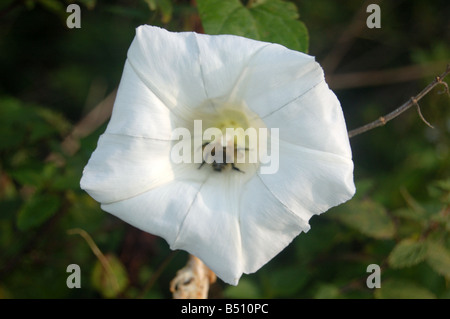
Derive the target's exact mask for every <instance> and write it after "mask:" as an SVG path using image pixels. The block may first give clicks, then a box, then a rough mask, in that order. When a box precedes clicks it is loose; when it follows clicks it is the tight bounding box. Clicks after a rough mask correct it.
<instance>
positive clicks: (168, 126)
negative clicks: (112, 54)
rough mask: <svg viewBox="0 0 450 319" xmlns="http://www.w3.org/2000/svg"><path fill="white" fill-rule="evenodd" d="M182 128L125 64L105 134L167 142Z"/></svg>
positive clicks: (180, 123)
mask: <svg viewBox="0 0 450 319" xmlns="http://www.w3.org/2000/svg"><path fill="white" fill-rule="evenodd" d="M183 125H184V121H183V119H180V118H179V117H177V116H175V115H174V114H171V111H170V110H169V108H168V107H167V106H165V105H164V103H163V102H162V101H161V100H160V99H159V98H158V97H157V96H156V95H155V94H154V93H153V92H152V91H151V90H150V89H149V88H148V87H147V86H146V85H145V84H144V82H143V81H142V80H141V78H139V76H138V75H137V74H136V72H135V71H134V70H133V68H132V67H131V66H130V63H129V62H128V61H126V62H125V67H124V70H123V74H122V79H121V81H120V85H119V89H118V92H117V97H116V100H115V102H114V108H113V112H112V116H111V119H110V121H109V124H108V127H107V130H106V132H108V133H112V134H123V135H129V136H138V137H147V138H153V139H161V140H170V139H171V134H172V130H173V128H174V127H179V126H183Z"/></svg>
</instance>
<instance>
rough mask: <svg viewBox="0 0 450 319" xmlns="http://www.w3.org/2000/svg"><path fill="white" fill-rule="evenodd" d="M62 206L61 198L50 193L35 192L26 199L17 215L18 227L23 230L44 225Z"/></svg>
mask: <svg viewBox="0 0 450 319" xmlns="http://www.w3.org/2000/svg"><path fill="white" fill-rule="evenodd" d="M60 206H61V201H60V199H59V198H58V197H57V196H55V195H50V194H34V195H33V196H32V197H31V198H30V199H29V200H28V201H26V202H25V203H24V204H23V205H22V207H21V209H20V210H19V213H18V215H17V227H18V228H19V229H20V230H22V231H25V230H28V229H31V228H35V227H38V226H40V225H42V223H44V222H45V221H46V220H47V219H49V218H50V217H52V216H53V215H54V214H55V213H56V211H57V210H58V209H59V207H60Z"/></svg>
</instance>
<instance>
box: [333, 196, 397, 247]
mask: <svg viewBox="0 0 450 319" xmlns="http://www.w3.org/2000/svg"><path fill="white" fill-rule="evenodd" d="M329 217H331V218H335V219H337V220H339V221H340V222H342V223H343V224H345V225H347V226H349V227H351V228H354V229H356V230H358V231H360V232H361V233H363V234H365V235H367V236H370V237H374V238H377V239H388V238H392V237H393V236H394V233H395V227H394V223H393V221H392V220H391V218H390V217H389V216H388V214H387V213H386V210H385V209H384V207H383V206H382V205H381V204H378V203H376V202H373V201H371V200H363V201H357V200H353V201H350V202H348V203H347V204H345V205H342V206H340V207H338V208H337V209H336V210H335V211H333V213H332V214H330V215H329Z"/></svg>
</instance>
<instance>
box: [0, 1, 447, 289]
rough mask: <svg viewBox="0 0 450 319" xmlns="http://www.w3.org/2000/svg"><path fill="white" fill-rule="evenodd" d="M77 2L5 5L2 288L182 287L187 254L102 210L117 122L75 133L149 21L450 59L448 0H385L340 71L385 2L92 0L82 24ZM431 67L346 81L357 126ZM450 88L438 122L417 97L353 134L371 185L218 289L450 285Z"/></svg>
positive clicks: (387, 64) (406, 94) (0, 48)
mask: <svg viewBox="0 0 450 319" xmlns="http://www.w3.org/2000/svg"><path fill="white" fill-rule="evenodd" d="M70 2H71V1H57V0H36V1H31V0H28V1H26V0H24V1H13V0H10V1H3V2H2V3H1V4H0V17H1V20H0V21H1V22H0V61H1V62H0V63H1V69H2V76H1V78H0V159H1V162H0V298H96V297H104V298H114V297H118V298H141V297H143V298H168V297H170V293H169V282H170V280H171V279H172V278H173V277H174V275H175V273H176V271H177V270H178V269H180V268H181V267H182V266H183V265H184V263H185V262H186V257H187V255H186V253H184V252H180V253H177V254H175V255H174V254H173V253H171V252H170V250H169V248H168V246H167V244H166V243H165V242H164V241H163V240H162V239H159V238H155V237H154V236H151V235H149V234H145V233H142V232H140V231H138V230H136V229H134V228H132V227H131V226H128V225H126V224H125V223H123V222H121V221H120V220H117V219H116V218H114V217H113V216H111V215H109V214H106V213H104V212H102V211H101V210H100V207H99V205H98V203H96V202H95V201H94V200H93V199H91V198H90V197H89V196H88V195H87V194H86V193H84V192H83V191H81V190H80V188H79V180H80V177H81V173H82V169H83V167H84V165H85V164H86V163H87V160H88V158H89V156H90V154H91V153H92V151H93V150H94V148H95V146H96V141H97V139H98V136H99V134H100V133H101V132H103V130H104V128H105V123H103V125H100V126H98V125H97V126H95V127H91V130H92V132H91V133H90V134H89V135H87V136H85V137H83V138H82V139H76V140H75V144H68V143H67V141H68V136H70V134H71V132H73V130H74V129H76V128H79V125H80V124H79V123H80V121H81V119H82V118H84V117H85V116H86V114H87V113H88V112H89V111H90V110H92V109H93V108H94V107H95V106H96V105H97V104H99V103H100V102H101V101H102V100H103V99H105V97H106V96H107V95H108V94H109V93H110V92H111V91H113V90H114V88H116V87H117V85H118V83H119V79H120V76H121V72H122V68H123V64H124V61H125V58H126V51H127V49H128V47H129V44H130V43H131V40H132V39H133V36H134V29H135V28H136V27H137V26H139V25H141V24H152V25H159V26H163V27H165V28H167V29H169V30H172V31H182V30H194V31H197V32H207V33H211V34H219V33H232V34H238V35H244V36H248V37H252V38H255V39H261V40H265V41H273V42H277V43H280V44H283V45H285V46H287V47H289V48H292V49H296V50H301V51H308V52H309V53H310V54H312V55H315V56H316V58H317V60H318V61H319V62H324V68H325V72H326V74H327V75H330V73H331V75H332V74H333V73H336V74H339V73H351V72H361V71H367V70H383V69H390V68H396V67H403V66H408V65H428V66H429V65H430V64H429V63H430V62H433V63H438V64H439V63H441V64H440V65H441V66H442V68H441V69H439V70H437V71H436V73H435V75H437V74H438V73H439V72H442V71H444V70H445V64H446V63H448V62H450V47H449V43H450V41H449V39H450V35H449V32H450V31H449V28H448V13H449V12H450V10H449V9H450V7H449V3H448V1H444V0H439V1H433V2H429V1H420V0H410V1H395V2H391V1H389V2H388V1H383V2H381V4H380V6H381V10H382V28H381V29H364V30H362V31H360V33H359V34H357V35H356V37H355V38H354V41H353V43H352V44H351V45H350V46H349V47H348V49H347V52H346V54H345V55H344V56H343V57H342V59H341V60H340V61H339V62H340V63H339V64H338V66H337V68H336V69H334V70H332V71H330V73H327V63H326V62H327V60H329V56H330V55H333V54H335V52H336V51H335V50H336V47H335V44H336V41H337V39H339V38H340V37H341V36H342V35H343V34H344V35H345V34H348V33H349V32H351V31H349V30H348V27H349V25H351V23H352V21H353V18H354V16H355V15H356V14H357V12H358V11H360V10H364V9H365V7H366V6H367V4H369V3H370V1H369V2H361V1H356V0H354V1H352V0H346V1H339V2H338V1H333V0H321V1H303V0H295V1H281V0H265V1H264V0H255V1H238V0H223V1H216V0H197V1H196V2H195V1H189V0H134V1H132V0H115V1H95V0H85V1H79V2H77V3H79V4H80V5H81V10H82V20H81V29H68V28H67V27H66V26H65V20H66V18H67V15H68V13H66V11H65V8H66V7H67V5H68V4H69V3H70ZM197 5H198V7H197ZM299 13H300V17H301V20H299V19H298V17H299ZM363 17H364V18H365V17H366V15H363ZM361 23H364V21H362V22H361ZM305 26H307V27H308V30H306V27H305ZM399 72H400V71H399ZM427 74H428V75H430V76H418V77H416V78H411V79H410V80H409V81H403V82H390V81H389V79H386V83H385V84H384V85H378V86H364V85H362V86H359V87H358V88H352V87H348V88H345V89H341V90H338V91H336V94H337V95H338V97H339V99H340V101H341V104H342V106H343V110H344V113H345V115H346V119H347V124H348V127H349V128H355V127H357V126H360V125H362V124H366V123H367V122H369V121H372V120H374V119H376V118H378V117H379V116H381V115H383V114H385V113H387V112H389V111H391V110H393V109H394V108H395V107H397V106H399V105H400V104H401V103H403V102H404V101H406V100H407V99H409V98H410V97H411V96H412V95H414V94H416V93H418V92H419V91H420V90H421V89H422V88H423V87H424V86H426V85H427V84H428V83H429V82H430V81H431V80H432V78H433V76H431V74H430V72H428V73H427ZM447 82H448V79H447ZM442 90H443V86H441V87H440V88H437V89H435V90H433V91H432V92H431V93H430V94H429V95H428V96H426V97H425V98H424V99H423V100H422V101H421V102H420V105H421V106H422V113H423V114H424V116H425V118H427V119H428V121H429V122H431V123H432V124H433V125H434V127H435V129H431V128H428V127H427V126H426V125H425V124H424V123H423V122H422V121H421V120H420V119H419V117H418V116H417V114H416V113H415V112H414V110H413V109H411V110H410V111H408V112H407V113H405V114H403V115H401V117H400V118H398V119H396V120H394V121H393V122H390V123H389V124H388V125H387V126H385V127H382V128H378V129H375V130H373V131H370V132H368V133H365V134H364V135H361V136H357V137H355V138H353V139H352V140H351V143H352V150H353V155H354V162H355V181H356V185H357V194H356V196H355V198H354V199H352V200H351V201H349V202H348V203H346V204H344V205H341V206H339V207H336V208H334V209H332V210H330V211H329V212H327V213H326V214H324V215H322V216H317V217H314V218H313V219H312V220H311V226H312V227H311V230H310V231H309V232H308V233H306V234H302V235H300V236H299V237H297V238H296V239H295V240H294V242H293V243H292V244H291V245H290V246H288V247H287V248H286V249H285V250H284V251H283V252H282V253H280V254H279V255H278V256H277V257H276V258H274V259H273V260H272V261H271V262H269V263H268V264H267V265H266V266H264V267H263V268H262V269H261V270H260V271H258V272H257V273H255V274H251V275H246V276H244V277H243V278H242V279H241V281H240V283H239V285H238V286H237V287H233V286H227V285H225V284H223V283H221V282H218V283H217V284H215V285H213V286H212V287H211V297H212V298H222V297H226V298H450V286H449V283H450V236H449V231H450V206H449V204H450V174H449V172H450V152H449V145H450V141H449V131H450V117H449V114H450V108H449V98H448V97H447V96H446V95H445V94H438V93H439V91H442ZM68 145H69V146H70V145H72V146H71V147H68ZM73 145H75V146H73ZM74 228H80V229H83V230H84V231H86V232H87V233H88V234H89V235H90V237H91V238H92V241H93V242H95V244H96V246H97V247H98V249H99V250H100V251H101V252H102V253H103V254H104V256H105V258H106V259H107V260H108V262H109V265H110V270H106V269H105V267H104V266H102V264H101V262H100V260H99V259H98V258H97V256H96V254H95V253H94V252H93V250H92V247H91V246H90V245H89V243H88V242H87V241H86V240H85V239H84V238H82V237H80V236H74V235H70V234H69V233H68V231H70V230H71V229H74ZM70 264H78V265H80V267H81V288H80V289H69V288H67V286H66V279H67V277H68V275H69V273H68V272H67V271H66V268H67V266H68V265H70ZM370 264H378V265H380V266H381V288H379V289H369V288H368V287H367V286H366V279H367V277H368V275H370V273H368V272H367V271H366V269H367V266H368V265H370ZM111 273H112V275H111Z"/></svg>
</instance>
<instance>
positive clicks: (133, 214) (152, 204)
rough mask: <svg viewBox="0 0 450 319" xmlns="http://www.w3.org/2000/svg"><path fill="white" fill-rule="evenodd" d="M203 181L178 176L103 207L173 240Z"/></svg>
mask: <svg viewBox="0 0 450 319" xmlns="http://www.w3.org/2000/svg"><path fill="white" fill-rule="evenodd" d="M201 185H202V182H201V181H195V180H194V181H192V180H191V181H189V180H185V179H182V180H175V181H173V182H171V183H169V184H165V185H162V186H160V187H157V188H154V189H152V190H150V191H148V192H145V193H143V194H140V195H137V196H135V197H133V198H129V199H127V200H124V201H119V202H115V203H111V204H103V205H102V209H103V210H104V211H106V212H109V213H111V214H113V215H115V216H116V217H118V218H120V219H122V220H123V221H125V222H127V223H129V224H130V225H133V226H135V227H136V228H138V229H141V230H143V231H145V232H148V233H150V234H154V235H156V236H160V237H162V238H164V239H165V240H166V241H167V242H168V243H169V244H171V243H173V242H174V241H175V240H176V238H177V235H178V233H179V232H180V228H181V226H182V224H183V220H184V219H185V218H186V214H187V213H188V211H189V207H191V205H192V203H193V201H194V199H195V198H196V196H197V194H198V191H199V189H200V187H201Z"/></svg>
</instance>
